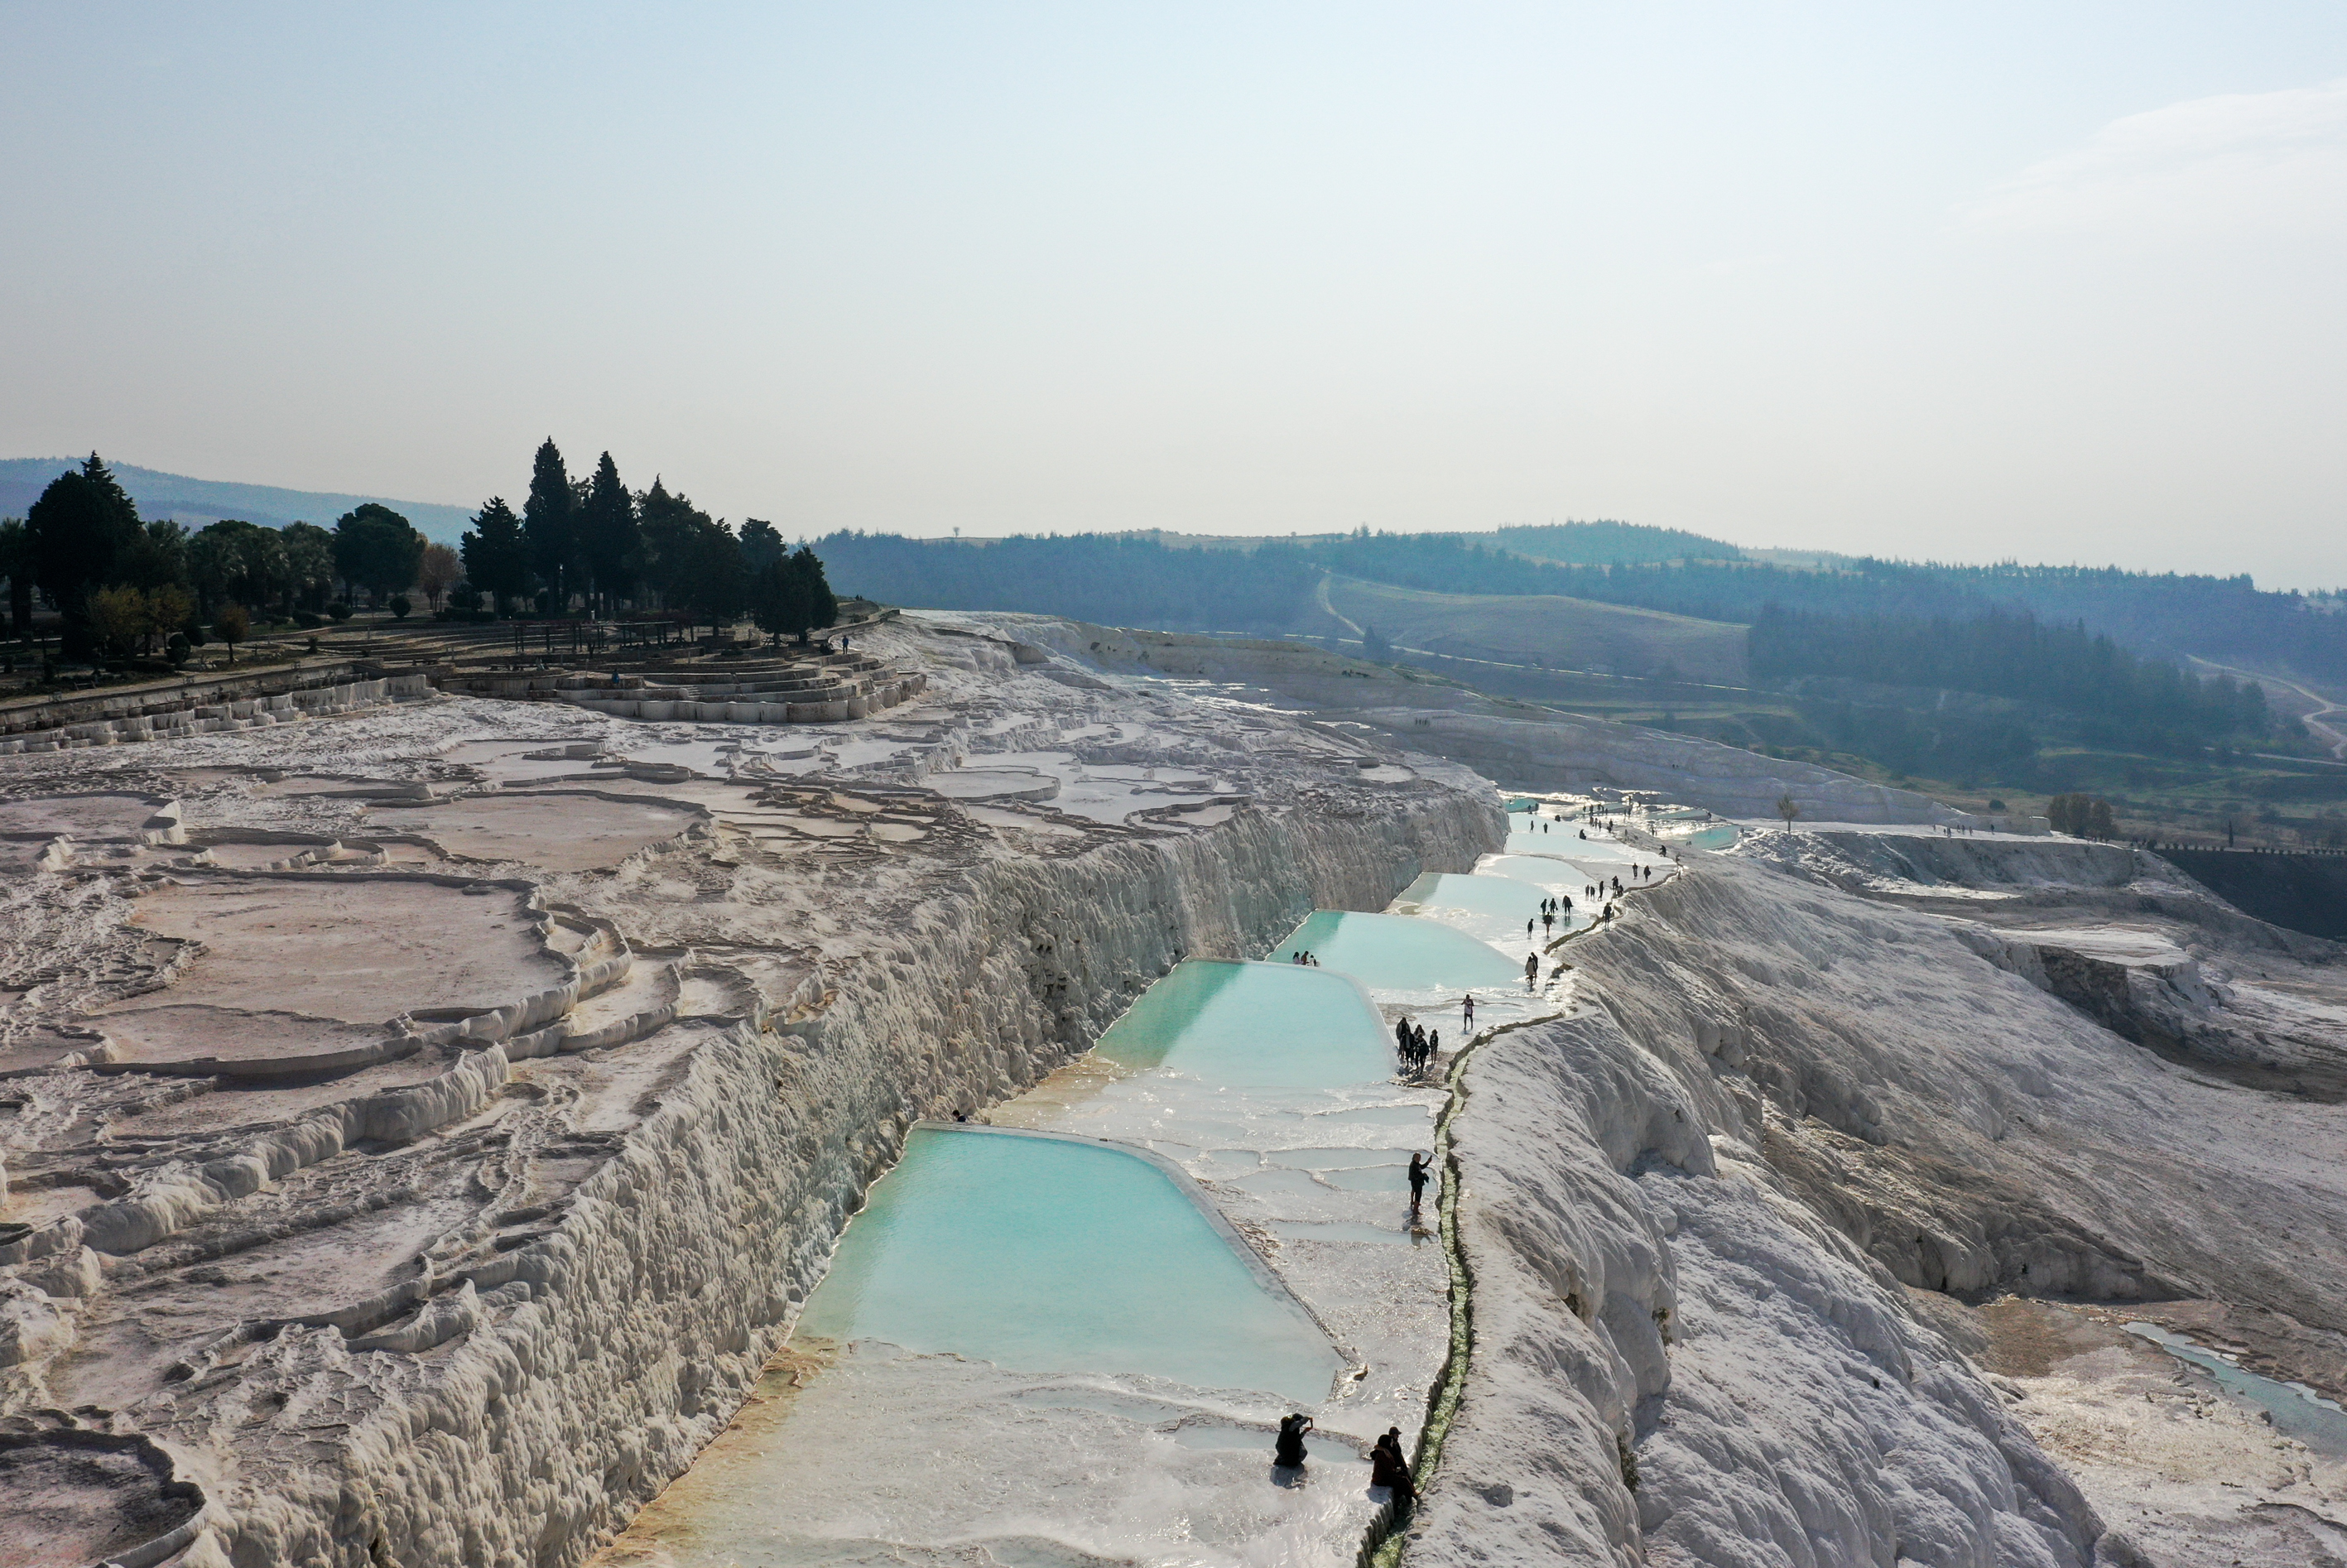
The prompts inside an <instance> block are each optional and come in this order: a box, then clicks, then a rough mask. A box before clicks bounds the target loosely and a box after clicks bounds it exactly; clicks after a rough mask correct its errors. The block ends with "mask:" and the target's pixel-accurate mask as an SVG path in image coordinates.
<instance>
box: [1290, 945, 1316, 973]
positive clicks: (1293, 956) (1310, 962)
mask: <svg viewBox="0 0 2347 1568" xmlns="http://www.w3.org/2000/svg"><path fill="white" fill-rule="evenodd" d="M1287 961H1288V962H1289V963H1291V964H1302V965H1303V966H1304V967H1305V968H1312V969H1317V968H1319V967H1320V955H1319V954H1317V953H1307V952H1306V951H1304V949H1302V948H1297V949H1296V951H1295V952H1292V953H1290V954H1288V955H1287Z"/></svg>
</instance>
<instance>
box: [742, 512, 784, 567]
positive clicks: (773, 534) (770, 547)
mask: <svg viewBox="0 0 2347 1568" xmlns="http://www.w3.org/2000/svg"><path fill="white" fill-rule="evenodd" d="M784 553H785V547H784V544H783V533H782V530H781V529H780V528H776V527H774V524H772V523H770V522H767V521H765V520H764V518H743V522H742V559H743V560H746V561H748V562H749V563H750V564H751V565H752V566H753V567H766V566H771V565H773V564H774V562H775V561H778V560H780V559H783V556H784Z"/></svg>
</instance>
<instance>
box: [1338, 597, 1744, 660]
mask: <svg viewBox="0 0 2347 1568" xmlns="http://www.w3.org/2000/svg"><path fill="white" fill-rule="evenodd" d="M1328 606H1329V609H1330V610H1333V611H1335V612H1336V613H1337V615H1340V616H1342V617H1344V618H1345V619H1346V620H1351V621H1354V622H1357V623H1358V624H1360V625H1362V626H1367V627H1372V628H1375V629H1376V630H1377V631H1378V634H1379V635H1380V636H1382V637H1384V638H1385V639H1386V640H1387V641H1389V642H1394V643H1398V644H1399V645H1400V646H1402V647H1404V648H1423V649H1425V650H1426V651H1428V652H1430V653H1440V654H1444V655H1447V656H1449V657H1451V658H1457V659H1484V660H1491V661H1497V662H1500V663H1506V664H1543V665H1549V666H1553V667H1555V668H1558V669H1564V670H1594V671H1602V672H1604V673H1606V674H1615V675H1660V676H1664V677H1665V678H1666V679H1670V680H1676V681H1701V682H1714V683H1726V684H1730V685H1742V684H1743V683H1744V682H1745V680H1746V679H1747V675H1748V673H1749V671H1747V667H1746V663H1745V630H1744V628H1742V627H1741V626H1729V625H1723V624H1722V623H1721V622H1719V621H1717V620H1696V619H1694V618H1693V617H1690V616H1684V615H1671V614H1667V613H1665V612H1664V611H1661V610H1641V609H1637V608H1635V607H1634V606H1629V605H1620V604H1597V603H1593V602H1592V601H1590V600H1585V599H1559V598H1555V597H1553V596H1552V595H1547V594H1517V595H1501V594H1463V593H1429V592H1426V591H1425V590H1424V589H1409V588H1393V587H1390V586H1389V585H1387V584H1385V583H1378V582H1362V581H1360V580H1358V579H1352V578H1337V579H1331V581H1330V582H1329V584H1328Z"/></svg>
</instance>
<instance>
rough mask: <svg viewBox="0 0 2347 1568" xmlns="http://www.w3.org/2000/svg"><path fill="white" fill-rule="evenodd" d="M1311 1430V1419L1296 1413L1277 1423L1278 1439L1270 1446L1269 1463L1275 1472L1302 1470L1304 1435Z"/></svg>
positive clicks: (1300, 1412) (1298, 1412) (1282, 1418)
mask: <svg viewBox="0 0 2347 1568" xmlns="http://www.w3.org/2000/svg"><path fill="white" fill-rule="evenodd" d="M1310 1430H1312V1418H1311V1417H1310V1416H1307V1415H1306V1414H1304V1413H1303V1412H1302V1411H1300V1410H1299V1411H1297V1412H1296V1414H1294V1415H1292V1416H1283V1417H1281V1418H1280V1421H1279V1437H1278V1439H1277V1440H1275V1441H1274V1442H1273V1444H1272V1445H1271V1462H1272V1465H1273V1467H1274V1468H1275V1469H1277V1470H1302V1469H1303V1468H1304V1434H1305V1433H1307V1432H1308V1431H1310Z"/></svg>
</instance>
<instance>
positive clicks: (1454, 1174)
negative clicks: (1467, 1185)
mask: <svg viewBox="0 0 2347 1568" xmlns="http://www.w3.org/2000/svg"><path fill="white" fill-rule="evenodd" d="M1685 870H1686V867H1685V865H1684V863H1682V865H1681V866H1680V873H1679V874H1680V875H1684V874H1685ZM1667 885H1668V884H1667V883H1666V882H1658V883H1655V884H1653V885H1652V886H1645V887H1637V888H1624V895H1625V897H1626V895H1627V894H1629V893H1632V892H1650V891H1652V890H1653V888H1654V887H1660V886H1667ZM1614 913H1615V911H1614V908H1613V907H1607V909H1606V910H1605V912H1604V914H1603V915H1602V916H1600V917H1598V919H1597V920H1596V921H1595V922H1594V923H1593V924H1591V925H1588V926H1584V927H1582V928H1581V929H1580V930H1578V931H1568V932H1566V933H1565V934H1564V935H1563V936H1561V937H1559V938H1556V939H1555V940H1554V941H1553V942H1551V943H1549V944H1548V945H1547V946H1546V947H1545V948H1542V951H1543V952H1546V953H1552V954H1553V953H1554V952H1556V951H1557V950H1558V949H1559V948H1563V946H1564V945H1565V944H1566V943H1568V942H1571V941H1573V940H1574V939H1575V938H1581V937H1585V936H1588V935H1590V934H1591V933H1592V932H1595V931H1602V930H1604V929H1605V928H1606V927H1608V926H1610V925H1612V924H1613V923H1614ZM1563 1016H1564V1015H1563V1013H1562V1012H1554V1013H1550V1014H1547V1015H1546V1016H1544V1017H1541V1018H1528V1019H1524V1020H1520V1021H1518V1022H1515V1023H1509V1024H1500V1025H1497V1026H1495V1027H1493V1028H1491V1029H1487V1030H1483V1031H1482V1032H1481V1034H1478V1035H1477V1036H1476V1037H1475V1038H1474V1039H1473V1040H1470V1041H1468V1042H1467V1044H1466V1046H1465V1047H1463V1048H1462V1049H1461V1050H1460V1052H1459V1054H1458V1055H1457V1056H1456V1057H1454V1058H1453V1059H1452V1060H1451V1062H1450V1071H1449V1072H1448V1073H1446V1074H1445V1075H1444V1077H1443V1087H1444V1088H1445V1090H1446V1091H1448V1092H1449V1094H1450V1098H1449V1100H1447V1101H1446V1102H1444V1104H1443V1107H1442V1114H1441V1115H1440V1117H1439V1118H1437V1119H1436V1121H1435V1123H1434V1152H1435V1156H1436V1158H1437V1160H1438V1161H1440V1164H1441V1169H1442V1190H1441V1192H1440V1194H1439V1195H1438V1196H1437V1198H1436V1200H1435V1203H1436V1212H1437V1214H1439V1215H1440V1230H1441V1235H1442V1252H1443V1256H1444V1258H1445V1260H1446V1261H1447V1262H1448V1263H1449V1265H1450V1355H1449V1356H1448V1357H1447V1358H1445V1359H1444V1361H1443V1363H1442V1371H1441V1372H1440V1375H1438V1376H1437V1377H1436V1378H1435V1380H1434V1386H1433V1387H1432V1388H1431V1389H1428V1390H1427V1395H1426V1421H1425V1424H1424V1425H1422V1426H1421V1427H1419V1433H1418V1451H1417V1453H1416V1454H1415V1455H1414V1456H1413V1457H1412V1459H1411V1460H1410V1466H1409V1471H1410V1476H1411V1478H1412V1479H1413V1480H1414V1481H1416V1482H1417V1484H1418V1490H1419V1496H1420V1497H1421V1498H1423V1497H1424V1496H1425V1494H1426V1490H1427V1487H1428V1485H1429V1483H1430V1481H1432V1479H1433V1474H1434V1471H1435V1470H1436V1469H1437V1468H1439V1467H1440V1465H1441V1463H1442V1440H1443V1439H1444V1438H1445V1437H1446V1436H1448V1435H1449V1434H1450V1423H1451V1421H1452V1420H1453V1419H1455V1418H1456V1417H1457V1416H1458V1414H1459V1403H1460V1399H1463V1398H1464V1397H1465V1395H1466V1391H1467V1370H1468V1367H1469V1365H1470V1364H1471V1362H1472V1361H1473V1359H1474V1354H1475V1274H1474V1270H1472V1269H1471V1268H1470V1267H1469V1266H1468V1265H1467V1255H1466V1252H1465V1250H1464V1249H1462V1248H1461V1247H1460V1245H1459V1186H1460V1181H1461V1180H1462V1179H1463V1178H1462V1177H1461V1174H1460V1169H1459V1162H1458V1160H1457V1159H1456V1158H1455V1157H1454V1156H1453V1155H1452V1154H1451V1153H1450V1123H1451V1121H1452V1119H1453V1118H1454V1117H1456V1116H1457V1115H1458V1114H1459V1112H1460V1108H1461V1107H1462V1106H1464V1105H1465V1104H1466V1102H1467V1066H1468V1063H1469V1062H1471V1061H1473V1060H1474V1057H1475V1053H1476V1052H1477V1051H1479V1050H1482V1049H1483V1047H1484V1046H1485V1045H1486V1044H1488V1043H1490V1042H1491V1041H1492V1040H1497V1039H1499V1038H1500V1037H1501V1035H1503V1034H1512V1033H1514V1032H1515V1031H1516V1030H1520V1029H1529V1028H1531V1027H1532V1025H1534V1024H1540V1023H1553V1022H1554V1021H1555V1020H1557V1019H1559V1018H1562V1017H1563ZM1412 1512H1413V1513H1414V1512H1416V1511H1415V1510H1413V1511H1412ZM1396 1523H1397V1521H1396V1517H1395V1509H1394V1505H1393V1504H1392V1503H1390V1502H1389V1503H1387V1504H1386V1505H1385V1506H1384V1507H1383V1508H1381V1509H1379V1510H1378V1513H1377V1517H1376V1518H1374V1519H1372V1520H1370V1521H1369V1525H1368V1530H1367V1531H1366V1532H1364V1533H1363V1539H1362V1541H1361V1551H1360V1554H1359V1556H1358V1559H1357V1562H1358V1564H1359V1568H1399V1565H1400V1563H1401V1560H1402V1556H1403V1553H1406V1552H1407V1551H1408V1550H1409V1527H1408V1522H1406V1521H1404V1522H1401V1523H1402V1527H1401V1528H1399V1529H1396V1528H1395V1525H1396Z"/></svg>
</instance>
